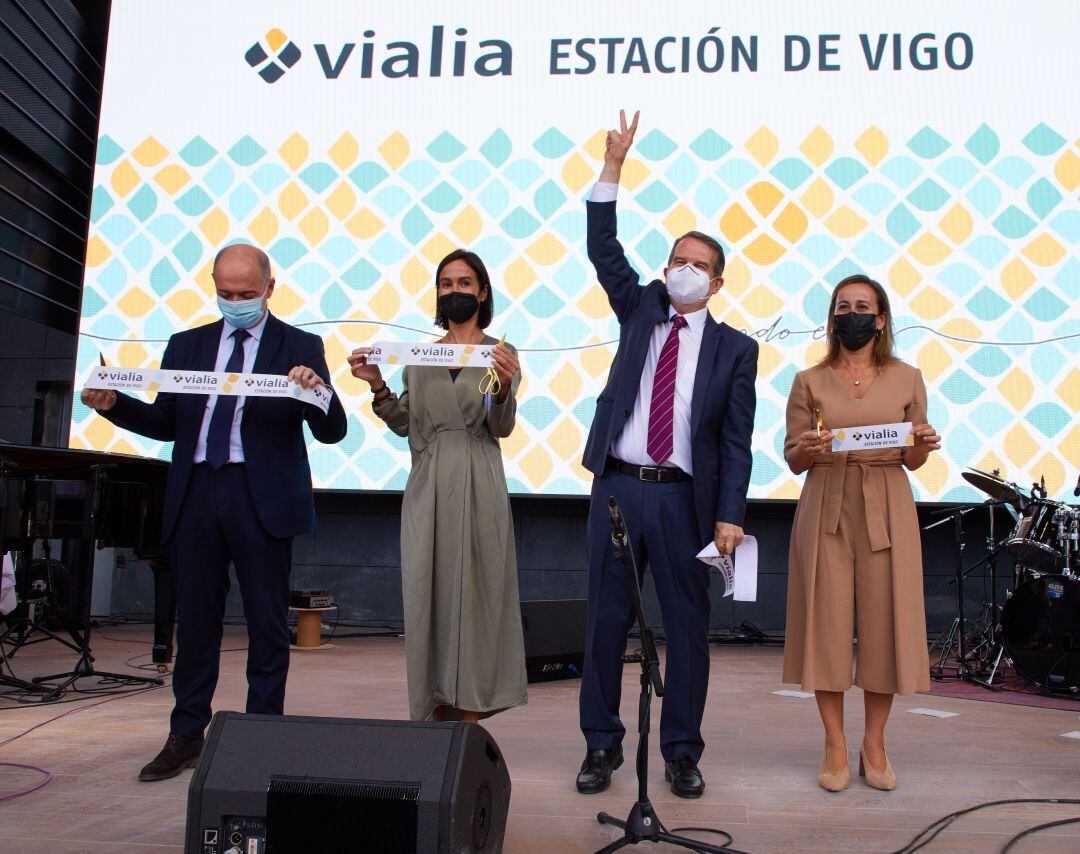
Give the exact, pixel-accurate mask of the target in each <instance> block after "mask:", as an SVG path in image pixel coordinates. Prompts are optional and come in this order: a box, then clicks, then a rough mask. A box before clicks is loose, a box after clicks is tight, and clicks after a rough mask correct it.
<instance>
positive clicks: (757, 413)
mask: <svg viewBox="0 0 1080 854" xmlns="http://www.w3.org/2000/svg"><path fill="white" fill-rule="evenodd" d="M783 418H784V413H783V412H781V410H780V407H779V406H777V405H776V404H775V403H773V402H772V401H771V400H767V399H764V398H763V399H761V400H759V401H758V402H757V406H756V407H755V408H754V432H761V433H767V432H770V431H771V430H773V429H775V427H776V424H777V422H779V421H781V420H783Z"/></svg>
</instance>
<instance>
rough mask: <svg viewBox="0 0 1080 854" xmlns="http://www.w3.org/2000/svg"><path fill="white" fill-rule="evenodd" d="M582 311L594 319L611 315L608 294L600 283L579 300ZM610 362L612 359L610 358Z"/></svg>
mask: <svg viewBox="0 0 1080 854" xmlns="http://www.w3.org/2000/svg"><path fill="white" fill-rule="evenodd" d="M577 306H578V308H579V309H580V310H581V313H582V314H584V315H585V316H586V317H588V318H590V319H592V320H599V319H600V318H602V317H608V316H610V315H611V303H609V302H608V298H607V294H606V293H604V289H603V288H602V287H600V286H599V285H593V286H592V287H591V288H589V289H588V290H587V291H586V292H585V294H584V295H583V296H582V297H581V299H579V300H578V302H577ZM608 361H609V362H610V359H609V360H608Z"/></svg>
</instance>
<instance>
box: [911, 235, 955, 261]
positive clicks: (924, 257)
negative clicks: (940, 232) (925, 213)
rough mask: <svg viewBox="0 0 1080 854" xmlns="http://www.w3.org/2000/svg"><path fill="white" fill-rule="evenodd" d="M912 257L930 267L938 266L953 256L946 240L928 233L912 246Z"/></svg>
mask: <svg viewBox="0 0 1080 854" xmlns="http://www.w3.org/2000/svg"><path fill="white" fill-rule="evenodd" d="M910 252H911V257H912V258H914V259H915V260H916V261H918V262H919V263H920V264H925V265H926V266H928V267H933V266H936V265H937V264H940V263H941V262H942V261H944V260H945V259H946V258H948V257H949V256H950V255H951V254H952V250H951V249H950V248H949V247H948V245H947V244H946V243H945V241H944V240H942V239H941V238H940V237H938V236H937V235H935V234H931V233H930V232H927V233H926V234H924V235H923V236H922V237H920V238H919V239H918V240H916V241H915V242H914V243H912V244H911V249H910Z"/></svg>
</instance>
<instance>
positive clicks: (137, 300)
mask: <svg viewBox="0 0 1080 854" xmlns="http://www.w3.org/2000/svg"><path fill="white" fill-rule="evenodd" d="M156 304H157V301H156V300H155V299H154V298H153V297H151V296H150V294H148V293H147V292H146V291H144V290H142V289H141V288H140V287H139V286H138V285H136V286H135V287H133V288H131V289H130V290H128V291H127V293H125V294H124V295H123V296H122V297H120V299H119V300H118V301H117V303H116V305H117V308H119V309H120V311H122V312H123V313H124V316H125V317H128V318H131V317H142V316H143V315H144V314H146V313H147V312H148V311H150V310H151V309H152V308H153V307H154V306H155V305H156Z"/></svg>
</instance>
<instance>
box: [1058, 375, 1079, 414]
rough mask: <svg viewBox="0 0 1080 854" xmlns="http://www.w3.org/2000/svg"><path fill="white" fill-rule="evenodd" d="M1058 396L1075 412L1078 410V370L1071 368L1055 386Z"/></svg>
mask: <svg viewBox="0 0 1080 854" xmlns="http://www.w3.org/2000/svg"><path fill="white" fill-rule="evenodd" d="M1057 393H1058V397H1060V398H1061V399H1062V401H1064V403H1065V406H1067V407H1068V408H1069V409H1070V410H1072V412H1073V413H1074V414H1075V413H1077V412H1080V370H1078V369H1076V368H1073V369H1072V370H1070V371H1069V375H1068V376H1067V377H1065V379H1064V380H1062V382H1061V385H1059V386H1058V387H1057Z"/></svg>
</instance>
